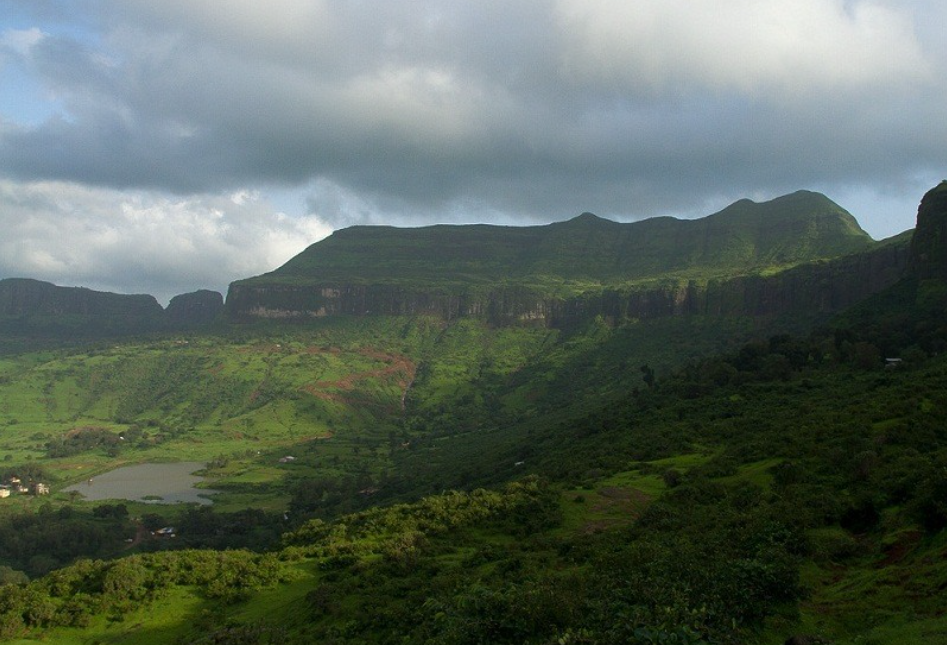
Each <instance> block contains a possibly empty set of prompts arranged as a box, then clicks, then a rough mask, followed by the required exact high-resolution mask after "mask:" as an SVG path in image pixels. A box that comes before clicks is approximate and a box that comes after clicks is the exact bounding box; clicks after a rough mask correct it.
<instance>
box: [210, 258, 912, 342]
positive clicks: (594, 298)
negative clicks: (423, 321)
mask: <svg viewBox="0 0 947 645" xmlns="http://www.w3.org/2000/svg"><path fill="white" fill-rule="evenodd" d="M907 261H908V246H907V244H906V243H902V244H890V245H886V246H882V247H879V248H876V249H874V250H872V251H868V252H864V253H859V254H854V255H850V256H846V257H843V258H839V259H836V260H831V261H823V262H816V263H811V264H805V265H801V266H798V267H796V268H793V269H790V270H787V271H783V272H780V273H777V274H775V275H772V276H767V277H764V276H756V275H754V276H743V277H738V278H733V279H729V280H710V281H704V282H699V281H696V280H691V281H683V282H682V281H675V282H670V281H669V282H668V283H666V284H664V285H661V286H653V287H636V288H611V289H610V288H602V289H593V290H590V291H588V292H586V293H584V294H582V295H579V296H575V297H569V298H560V297H554V296H550V295H548V294H544V293H543V292H541V291H540V290H538V289H533V288H530V287H525V286H522V287H508V286H498V287H495V288H486V287H476V288H473V287H462V286H458V287H455V288H454V289H450V288H446V287H444V286H438V285H431V286H430V288H425V287H424V286H423V285H418V286H416V287H413V288H408V287H400V286H393V285H385V284H362V285H357V284H348V285H347V284H341V283H334V284H323V285H318V286H311V285H292V284H253V283H235V284H233V285H231V287H230V291H229V293H228V295H227V305H226V307H227V314H228V316H229V317H230V318H231V319H232V320H238V321H239V320H243V321H247V320H253V319H290V320H304V319H309V318H318V317H323V316H333V315H340V314H349V315H433V316H438V317H441V318H443V319H445V320H451V319H454V318H460V317H477V318H482V319H484V320H486V321H488V322H490V323H491V324H497V325H504V324H516V323H533V324H542V325H547V326H551V327H569V326H572V325H574V324H578V323H580V322H581V321H582V320H586V319H588V318H590V317H594V316H603V317H606V318H609V319H613V320H616V321H619V320H628V319H646V318H658V317H662V316H676V315H697V314H706V315H717V316H737V315H741V316H778V315H784V314H793V313H805V314H828V313H831V312H834V311H838V310H840V309H842V308H845V307H847V306H849V305H851V304H854V303H855V302H858V301H859V300H861V299H863V298H865V297H867V296H869V295H871V294H873V293H876V292H878V291H881V290H882V289H884V288H886V287H888V286H890V285H892V284H894V283H895V282H896V281H897V280H898V279H899V278H900V277H901V275H902V274H903V273H904V270H905V268H906V266H907Z"/></svg>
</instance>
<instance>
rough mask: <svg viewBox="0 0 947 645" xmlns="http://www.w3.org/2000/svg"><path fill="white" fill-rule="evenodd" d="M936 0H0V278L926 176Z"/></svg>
mask: <svg viewBox="0 0 947 645" xmlns="http://www.w3.org/2000/svg"><path fill="white" fill-rule="evenodd" d="M944 24H947V3H944V2H942V1H940V0H899V1H893V0H890V1H889V0H502V1H500V0H476V1H465V0H386V1H385V2H366V1H365V0H270V1H269V2H259V1H258V0H162V1H161V2H154V1H153V0H0V278H5V277H33V278H38V279H42V280H48V281H51V282H54V283H56V284H61V285H67V286H86V287H89V288H94V289H102V290H107V291H115V292H119V293H151V294H153V295H155V296H156V297H158V299H159V301H161V302H162V303H166V302H167V300H168V299H169V298H170V297H171V296H173V295H175V294H178V293H184V292H188V291H193V290H195V289H198V288H210V289H215V290H220V291H224V290H225V289H226V286H227V284H228V283H229V282H231V281H232V280H235V279H239V278H244V277H249V276H252V275H258V274H260V273H264V272H266V271H270V270H272V269H274V268H276V267H277V266H279V265H281V264H282V263H284V262H285V261H286V260H288V259H289V258H290V257H292V256H293V255H295V254H296V253H298V252H300V251H301V250H303V249H304V248H305V247H306V246H308V245H309V244H311V243H313V242H316V241H318V240H319V239H322V238H323V237H325V236H326V235H328V234H330V233H331V232H332V231H333V230H335V229H338V228H342V227H346V226H351V225H355V224H389V225H397V226H419V225H427V224H435V223H473V222H486V223H497V224H521V225H535V224H542V223H548V222H553V221H560V220H565V219H569V218H571V217H574V216H575V215H578V214H579V213H582V212H584V211H591V212H594V213H596V214H597V215H599V216H602V217H606V218H609V219H614V220H617V221H634V220H638V219H642V218H646V217H654V216H663V215H671V216H675V217H681V218H693V217H699V216H704V215H708V214H711V213H713V212H716V211H718V210H720V209H722V208H723V207H725V206H726V205H728V204H729V203H732V202H734V201H736V200H738V199H741V198H745V197H748V198H750V199H754V200H756V201H764V200H768V199H772V198H774V197H777V196H779V195H783V194H786V193H789V192H793V191H795V190H799V189H807V190H815V191H820V192H823V193H825V194H826V195H828V196H829V197H830V198H831V199H833V200H834V201H836V202H837V203H839V204H840V205H841V206H843V207H844V208H846V209H848V210H849V211H850V212H851V213H852V214H853V215H855V217H856V218H857V219H858V220H859V222H860V223H861V225H862V227H863V228H865V230H867V231H868V232H869V233H870V234H871V235H872V236H873V237H874V238H875V239H881V238H884V237H888V236H890V235H894V234H896V233H899V232H901V231H903V230H906V229H908V228H911V227H913V226H914V220H915V217H916V214H917V204H918V202H919V201H920V198H921V196H922V195H923V193H924V192H925V191H926V190H927V189H929V188H930V187H932V186H933V185H935V184H936V183H937V182H939V181H940V180H941V179H944V178H945V177H947V113H945V109H944V106H945V105H947V39H944V38H943V25H944Z"/></svg>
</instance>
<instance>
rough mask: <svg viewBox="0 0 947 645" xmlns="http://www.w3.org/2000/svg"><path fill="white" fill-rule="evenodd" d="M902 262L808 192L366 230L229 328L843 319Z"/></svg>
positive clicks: (900, 251) (895, 249)
mask: <svg viewBox="0 0 947 645" xmlns="http://www.w3.org/2000/svg"><path fill="white" fill-rule="evenodd" d="M864 253H868V254H870V255H871V257H870V258H864V259H862V260H846V261H844V262H841V263H840V264H830V263H829V264H827V263H826V261H828V260H831V259H834V258H841V257H846V256H855V255H856V254H864ZM906 260H907V245H906V243H905V241H904V240H901V241H900V243H896V244H888V245H885V244H880V243H876V242H874V241H873V240H872V239H871V238H870V237H869V236H868V235H867V234H866V233H865V232H864V231H863V230H862V229H861V228H860V227H859V226H858V224H857V222H856V221H855V219H854V218H853V217H852V216H851V214H849V213H848V212H846V211H845V210H844V209H842V208H841V207H840V206H838V205H837V204H835V203H834V202H832V201H831V200H829V199H828V198H827V197H825V196H824V195H821V194H818V193H813V192H808V191H800V192H796V193H793V194H791V195H786V196H784V197H780V198H777V199H774V200H772V201H769V202H765V203H761V204H757V203H754V202H752V201H750V200H741V201H738V202H736V203H734V204H732V205H731V206H729V207H727V208H725V209H724V210H722V211H720V212H718V213H715V214H713V215H710V216H708V217H705V218H703V219H698V220H677V219H673V218H669V217H661V218H655V219H649V220H644V221H641V222H634V223H628V224H620V223H617V222H612V221H609V220H605V219H602V218H599V217H596V216H595V215H592V214H591V213H584V214H582V215H580V216H579V217H576V218H574V219H572V220H569V221H566V222H559V223H555V224H550V225H546V226H534V227H503V226H487V225H472V226H432V227H425V228H415V229H398V228H393V227H379V226H370V227H369V226H356V227H352V228H349V229H344V230H341V231H337V232H335V233H334V234H333V235H331V236H329V237H328V238H326V239H325V240H322V241H320V242H317V243H316V244H313V245H312V246H310V247H309V248H308V249H306V250H305V251H303V252H302V253H300V254H299V255H298V256H296V257H294V258H293V259H291V260H290V261H289V262H287V263H286V264H285V265H283V266H282V267H280V268H278V269H276V270H275V271H273V272H271V273H268V274H265V275H262V276H259V277H256V278H251V279H248V280H242V281H238V282H235V283H233V284H232V285H231V286H230V290H229V292H228V296H227V305H226V308H227V313H228V315H229V317H230V318H231V319H233V320H248V319H255V318H289V319H294V318H295V319H304V318H309V317H321V316H326V315H335V314H356V315H365V314H389V315H404V314H407V315H414V314H433V315H437V316H440V317H442V318H444V319H448V320H450V319H454V318H458V317H477V318H482V319H486V320H488V321H490V322H491V323H495V324H509V323H512V322H517V321H529V322H534V323H540V324H545V325H547V326H567V325H570V324H573V323H574V322H575V321H576V320H579V319H584V318H587V317H588V316H589V315H604V316H607V317H611V318H615V319H638V318H653V317H659V316H666V315H675V314H681V313H734V314H739V313H742V312H748V313H751V314H753V315H757V314H782V313H789V312H792V311H795V310H799V309H802V308H811V307H813V306H815V307H816V309H817V310H818V311H834V310H837V309H838V308H841V307H844V306H846V305H848V304H852V303H853V302H855V301H856V300H857V299H859V298H863V297H865V296H867V295H870V293H872V292H874V290H877V289H879V288H883V287H884V286H887V285H889V284H891V283H892V282H893V281H894V280H895V279H897V277H898V276H899V275H900V273H901V271H903V269H904V266H905V263H906ZM813 263H817V264H813ZM802 265H807V266H808V268H806V269H799V270H798V271H797V272H796V273H785V274H784V272H786V271H788V270H790V269H793V268H794V267H801V266H802ZM774 276H776V277H774ZM828 281H831V282H832V283H833V284H834V285H836V286H837V288H836V287H833V286H830V285H828V284H827V282H828Z"/></svg>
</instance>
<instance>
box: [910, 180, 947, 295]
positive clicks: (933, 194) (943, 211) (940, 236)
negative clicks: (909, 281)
mask: <svg viewBox="0 0 947 645" xmlns="http://www.w3.org/2000/svg"><path fill="white" fill-rule="evenodd" d="M910 273H911V275H912V276H914V277H916V278H918V279H920V280H928V279H931V278H936V279H939V280H947V181H942V182H940V184H939V185H937V186H935V187H934V188H932V189H931V190H929V191H928V192H927V194H925V195H924V198H923V199H922V200H921V204H920V206H919V207H918V209H917V227H916V228H915V233H914V240H913V241H912V243H911V257H910Z"/></svg>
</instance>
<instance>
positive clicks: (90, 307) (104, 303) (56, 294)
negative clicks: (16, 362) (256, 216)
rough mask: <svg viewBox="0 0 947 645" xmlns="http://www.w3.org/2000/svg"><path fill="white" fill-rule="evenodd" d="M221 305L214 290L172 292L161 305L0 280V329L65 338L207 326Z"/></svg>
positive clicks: (34, 282) (138, 298)
mask: <svg viewBox="0 0 947 645" xmlns="http://www.w3.org/2000/svg"><path fill="white" fill-rule="evenodd" d="M222 307H223V298H222V296H221V295H220V294H219V293H216V292H211V291H198V292H195V293H193V294H185V295H182V296H176V297H175V298H173V299H172V301H171V303H170V305H169V306H168V308H167V309H163V308H162V307H161V305H160V304H158V301H157V300H155V298H154V296H151V295H147V294H136V295H128V294H118V293H108V292H103V291H95V290H93V289H86V288H84V287H60V286H57V285H54V284H52V283H49V282H43V281H41V280H33V279H29V278H6V279H3V280H0V332H3V333H4V334H5V335H6V336H10V335H14V336H17V335H27V336H32V337H36V336H44V337H56V338H61V339H65V340H69V339H76V338H92V337H105V336H111V335H126V334H136V333H142V332H150V331H158V330H166V329H184V328H190V327H195V326H201V325H206V324H209V323H210V322H211V321H213V320H214V319H215V318H216V317H217V314H218V313H219V312H220V310H221V308H222Z"/></svg>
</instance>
